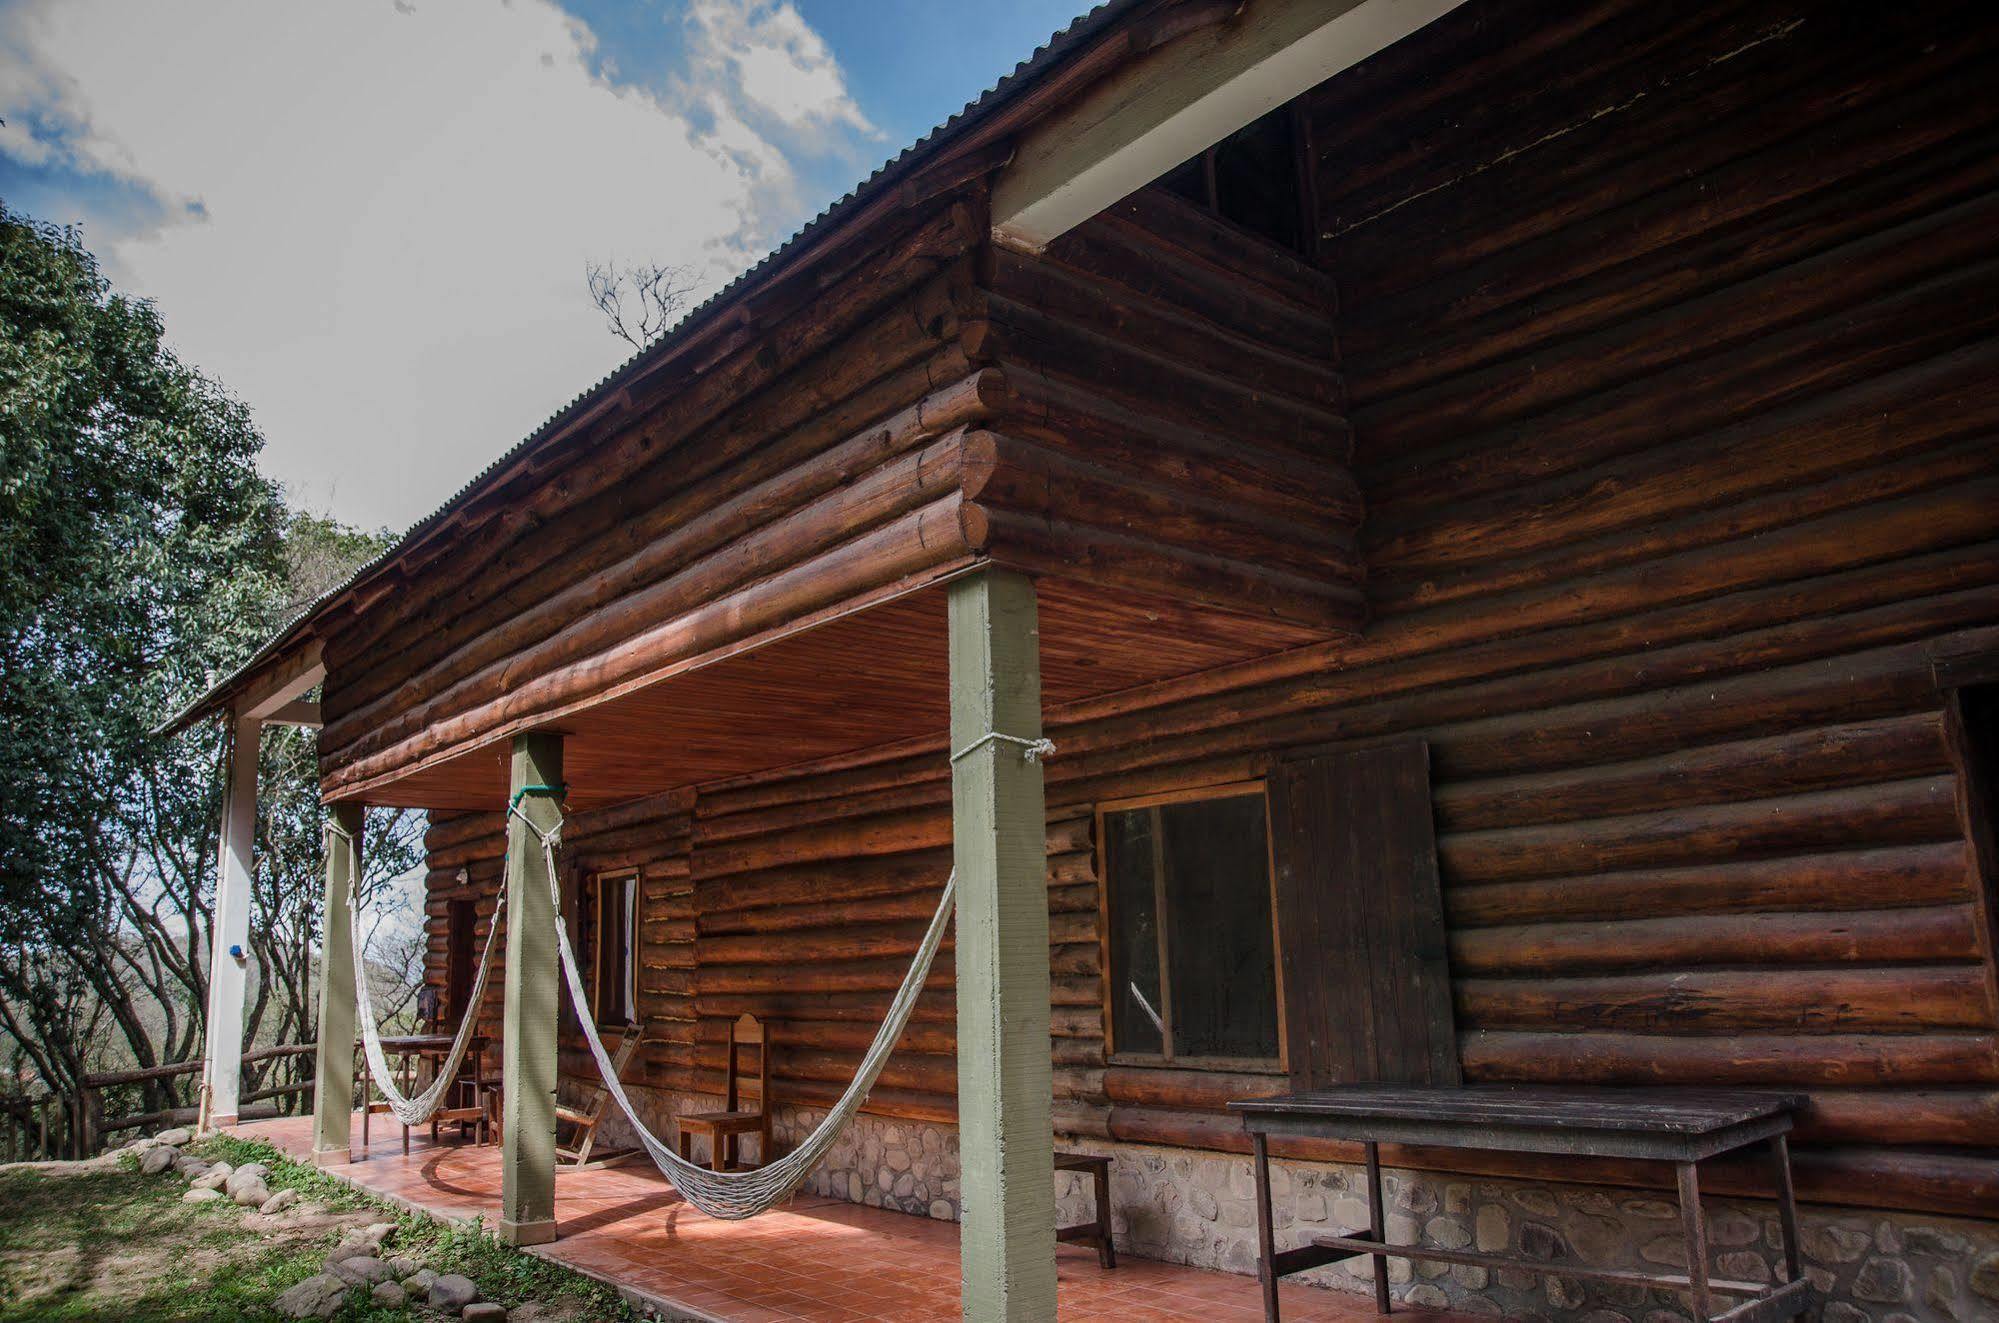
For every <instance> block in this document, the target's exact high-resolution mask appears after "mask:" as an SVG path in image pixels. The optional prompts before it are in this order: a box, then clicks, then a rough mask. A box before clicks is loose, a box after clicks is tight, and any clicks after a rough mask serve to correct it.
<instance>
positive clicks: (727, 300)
mask: <svg viewBox="0 0 1999 1323" xmlns="http://www.w3.org/2000/svg"><path fill="white" fill-rule="evenodd" d="M1144 3H1146V0H1105V3H1103V4H1100V5H1098V6H1097V7H1096V8H1094V9H1092V10H1090V11H1089V12H1088V13H1086V14H1083V15H1082V16H1080V17H1079V18H1077V19H1076V20H1075V21H1074V22H1072V23H1070V24H1069V25H1068V26H1067V27H1065V28H1063V29H1062V30H1061V31H1060V32H1057V33H1056V34H1055V35H1054V36H1052V37H1050V38H1049V39H1048V41H1047V42H1046V43H1045V44H1044V45H1042V46H1040V47H1038V48H1037V49H1036V50H1035V51H1034V53H1033V54H1032V55H1031V56H1029V57H1028V58H1027V59H1025V60H1022V61H1021V62H1020V63H1019V64H1017V65H1015V66H1014V70H1013V72H1012V73H1010V74H1008V75H1006V76H1005V77H1004V78H1001V79H1000V80H999V81H998V82H996V83H994V84H993V85H992V86H991V87H989V88H987V89H986V90H985V91H984V92H982V93H980V94H979V95H978V96H977V97H975V98H974V99H972V100H971V101H969V102H967V103H966V105H965V108H964V109H963V110H960V111H959V112H958V113H957V114H955V115H952V116H951V117H950V118H949V119H946V120H945V121H944V122H943V123H942V124H939V125H938V126H937V127H936V128H934V129H932V130H930V132H928V133H926V134H924V135H923V136H922V137H921V138H918V139H917V140H916V141H915V142H913V143H911V144H910V145H909V146H908V147H905V148H904V149H903V150H902V151H900V152H898V153H896V155H894V156H892V157H890V158H889V159H888V160H887V161H884V162H883V163H882V164H881V165H880V166H879V167H877V168H876V169H875V170H874V171H873V173H871V174H869V175H868V177H867V178H866V179H864V180H862V181H861V182H860V183H859V184H856V185H855V186H854V187H853V188H852V189H850V190H848V191H847V192H846V193H845V194H844V195H843V196H841V197H840V198H839V199H838V200H837V201H835V202H833V203H832V204H830V205H829V206H827V207H826V208H825V209H824V210H823V211H821V212H820V213H819V214H818V215H817V216H815V217H813V218H812V219H811V220H809V221H807V222H806V223H805V224H804V225H802V226H800V227H799V228H798V230H797V231H796V232H795V233H793V234H792V236H791V237H790V238H789V239H786V240H785V241H784V242H783V243H781V244H779V245H778V246H777V247H776V248H774V249H772V250H771V251H770V252H769V253H768V254H767V255H765V256H764V257H763V258H762V259H761V260H760V261H758V262H757V263H756V264H755V265H753V266H751V267H749V268H748V269H747V270H745V271H743V272H742V273H741V274H740V275H738V276H736V277H735V279H733V280H731V281H730V282H729V283H728V284H726V285H724V286H723V287H722V288H721V289H719V290H717V291H715V293H714V294H713V295H711V296H710V297H709V298H707V299H705V300H703V301H702V302H701V303H700V304H699V305H698V306H696V307H695V308H694V309H693V310H691V311H690V312H689V313H688V314H687V315H686V316H685V317H683V318H681V319H680V321H678V322H677V323H675V324H674V326H673V328H672V329H671V330H668V331H667V332H665V333H664V334H663V335H661V336H660V337H659V338H658V339H657V340H655V341H653V342H652V343H651V344H649V345H647V346H646V347H645V348H644V349H641V350H640V351H638V352H637V353H636V354H634V355H632V357H630V358H629V359H627V360H625V362H624V363H623V364H622V365H620V366H619V367H618V368H616V369H615V370H613V371H612V372H611V373H609V374H608V375H607V376H605V377H604V378H603V379H602V380H601V381H598V382H597V383H596V384H595V385H593V386H591V387H589V388H588V389H587V390H584V391H583V392H581V393H580V394H578V395H577V396H576V397H575V398H574V399H572V400H571V401H570V402H569V403H568V404H565V405H564V406H562V407H561V408H560V409H558V410H556V411H555V413H553V414H552V415H550V416H549V418H548V420H547V421H546V422H544V423H542V425H541V426H539V427H537V428H535V429H534V431H532V432H530V433H528V434H527V436H525V437H524V438H522V439H521V440H520V442H518V443H517V444H515V445H514V446H512V447H511V448H509V449H508V450H507V451H505V452H504V453H503V454H501V455H500V456H499V457H498V458H496V459H494V460H493V461H492V462H491V463H490V464H488V465H486V467H485V468H483V469H480V470H479V472H478V473H476V474H474V475H473V476H472V478H471V479H470V480H469V481H467V482H466V483H465V485H464V486H462V487H460V488H459V489H458V490H457V491H456V492H454V493H452V495H451V497H450V498H449V499H448V500H446V501H445V502H444V503H443V504H442V505H440V506H438V507H437V509H436V510H434V511H432V512H431V513H430V514H428V515H425V516H424V517H423V518H422V519H419V520H417V522H416V523H414V524H412V525H410V527H409V530H408V531H407V532H405V533H404V534H403V535H402V536H401V537H400V538H398V539H396V541H395V542H394V543H393V544H391V545H390V546H389V548H388V549H387V550H386V551H384V552H382V554H381V555H379V556H376V557H375V558H374V559H372V560H370V561H368V562H367V563H366V564H365V565H363V566H361V567H360V568H359V569H357V570H355V571H354V573H353V574H352V575H350V576H348V578H347V580H346V581H345V582H343V583H341V584H339V585H338V586H337V587H334V588H332V589H329V590H328V591H327V592H325V593H323V594H321V595H320V596H319V597H318V598H317V599H315V600H314V601H312V602H311V603H310V604H308V605H307V606H306V607H305V608H304V609H303V610H302V611H300V612H299V613H298V614H297V615H295V616H294V617H293V618H292V619H291V620H290V621H289V622H288V623H287V624H286V625H285V626H284V628H282V629H280V630H279V631H278V632H277V633H276V634H274V635H272V637H271V638H270V639H269V640H268V641H266V642H265V643H264V644H263V646H262V647H260V648H258V649H257V651H256V652H255V653H253V654H251V656H250V658H249V660H247V661H245V662H244V663H243V664H242V665H241V666H238V667H237V668H236V669H235V670H233V671H231V672H230V673H229V674H228V675H227V676H225V677H223V678H222V679H221V680H218V681H216V682H215V683H214V684H212V685H210V686H209V688H208V691H207V692H206V693H204V694H203V695H202V696H201V697H200V698H198V699H196V700H195V701H194V702H192V703H190V704H188V706H187V707H185V708H183V709H182V710H181V711H180V712H178V713H176V714H175V715H174V716H173V717H171V718H169V719H168V720H167V721H165V722H163V723H161V725H160V726H159V727H158V728H157V730H156V732H155V733H156V734H168V733H171V732H173V731H176V730H180V729H183V728H185V727H186V726H188V725H190V724H191V723H193V722H195V721H197V720H199V719H200V718H201V717H203V716H205V715H207V713H208V712H209V711H210V710H212V709H213V708H214V707H215V706H217V704H218V703H219V701H220V699H221V698H222V697H224V696H225V695H226V694H227V693H228V692H229V691H230V690H231V689H233V688H234V687H235V686H236V685H237V684H238V683H239V682H241V681H242V680H243V679H244V678H245V677H246V676H248V675H249V674H250V673H251V672H252V671H254V670H255V669H256V668H257V667H258V666H259V665H261V664H262V663H263V662H264V661H265V660H267V659H268V658H270V657H271V656H272V655H274V654H275V653H277V652H279V651H281V650H282V649H283V648H284V647H285V645H286V644H288V643H289V642H291V640H292V639H293V638H294V637H296V636H297V635H298V634H299V633H301V632H302V631H303V630H304V628H305V626H306V625H307V624H309V623H310V622H311V620H312V618H313V617H314V616H316V615H317V614H318V613H319V612H320V611H322V610H324V609H325V608H326V607H327V606H328V605H330V604H331V603H332V602H334V601H335V600H336V599H338V598H339V597H340V596H341V595H342V594H344V593H346V592H348V591H350V590H351V589H353V588H354V587H355V586H357V585H358V584H360V583H361V582H362V581H364V580H365V579H367V578H368V577H369V576H371V575H373V574H375V573H376V572H377V571H379V570H381V569H383V568H384V567H386V566H387V565H389V564H390V563H392V562H393V561H395V560H396V559H397V558H398V557H399V556H402V555H403V554H405V553H406V552H408V551H409V550H410V548H412V547H414V546H415V545H416V544H417V543H419V542H421V541H422V540H423V539H424V538H425V537H426V536H428V535H429V534H430V533H431V532H432V531H433V530H435V529H436V528H437V526H438V525H439V524H440V523H441V522H442V521H443V520H444V518H445V516H447V515H449V514H450V513H451V512H452V511H453V510H454V509H456V508H457V507H458V506H459V505H460V504H462V503H463V502H464V501H465V500H466V499H468V498H469V497H470V496H472V494H473V493H475V492H477V491H478V490H479V489H480V488H481V487H483V486H484V485H485V484H486V483H487V482H489V481H491V480H492V479H493V477H494V476H495V475H497V474H498V473H500V472H501V471H502V470H504V469H506V468H507V467H509V466H510V465H512V464H513V463H515V462H516V461H517V460H519V459H520V458H521V456H523V455H525V454H527V453H528V452H529V451H531V450H533V449H534V448H535V447H536V446H538V445H540V444H542V443H543V442H545V441H546V440H548V439H549V438H550V437H551V436H553V435H555V434H556V433H558V432H560V431H562V430H563V429H564V428H566V427H569V426H571V425H572V424H573V423H574V422H575V421H576V420H577V419H579V418H581V417H582V416H583V415H584V414H586V413H587V412H589V411H590V410H591V409H593V408H595V407H597V406H598V405H599V404H601V403H602V402H603V401H605V400H606V399H607V398H608V397H609V396H610V395H611V394H612V393H613V392H614V391H616V390H618V389H619V388H620V387H622V386H623V385H625V384H626V383H627V382H629V381H630V380H632V379H633V378H634V377H636V376H638V375H639V374H640V373H641V372H642V371H643V370H644V369H645V368H647V367H648V366H649V365H651V364H652V363H654V362H655V361H657V360H659V359H661V358H664V357H666V356H667V355H668V354H669V353H671V352H672V350H673V348H674V347H675V346H676V345H678V344H680V343H681V342H683V341H684V340H686V339H687V338H688V337H690V336H691V335H693V334H694V332H695V331H697V330H699V329H700V328H701V327H703V326H705V325H706V324H708V323H709V322H711V321H712V320H714V318H715V317H716V316H718V315H719V314H720V313H722V312H724V311H726V310H727V309H728V308H729V307H731V306H733V305H734V303H735V302H736V300H737V299H739V298H741V297H742V296H743V295H744V294H745V293H747V292H748V291H749V290H750V289H751V288H753V287H755V286H757V285H760V284H763V283H764V282H766V281H768V280H770V279H771V278H773V277H774V276H775V275H776V273H777V272H778V271H779V270H780V269H781V268H782V267H784V266H785V264H786V263H787V262H788V261H789V260H790V259H791V258H792V257H794V256H796V255H797V253H798V251H799V250H800V249H801V248H803V247H805V246H806V245H807V244H809V243H811V242H812V241H813V240H815V239H818V238H819V237H821V236H822V234H823V233H824V232H825V231H827V230H829V229H831V228H832V227H833V226H835V225H837V224H838V223H839V222H840V221H841V220H843V219H844V218H845V217H846V216H847V215H848V214H850V213H851V212H853V211H855V210H857V209H859V208H860V207H861V206H864V205H865V204H867V203H868V202H871V201H873V200H874V198H875V197H876V196H878V195H879V194H881V193H882V192H883V191H884V190H885V189H886V188H887V187H888V186H889V184H891V183H893V182H896V181H898V180H900V179H901V178H902V177H903V176H905V175H907V174H909V173H910V172H911V171H912V170H914V169H915V167H916V166H917V165H918V164H920V163H921V162H922V161H924V160H925V159H927V158H929V157H931V156H934V155H935V154H937V153H938V152H939V151H940V150H941V149H942V148H943V147H944V146H945V145H947V144H948V143H950V142H952V141H953V140H955V139H957V138H959V137H961V136H963V135H964V134H965V133H966V132H968V131H970V130H971V129H972V128H973V127H975V126H976V125H977V124H979V123H980V122H981V121H983V120H984V119H985V118H986V117H988V116H989V115H991V114H992V113H993V112H994V111H995V110H997V109H998V108H999V107H1000V106H1002V105H1004V104H1005V103H1006V102H1008V101H1010V100H1012V99H1013V98H1014V97H1016V96H1018V95H1020V94H1021V93H1022V92H1023V91H1025V90H1026V89H1027V88H1028V87H1029V86H1031V85H1032V84H1033V83H1034V82H1035V81H1036V80H1038V79H1040V78H1041V77H1043V76H1045V75H1046V74H1048V73H1049V72H1050V71H1051V70H1053V69H1054V68H1055V67H1056V66H1058V65H1059V64H1060V63H1061V62H1062V61H1063V59H1064V58H1066V57H1067V56H1068V55H1070V54H1072V53H1073V52H1074V51H1075V50H1076V49H1077V48H1078V47H1080V46H1081V45H1082V44H1083V43H1084V42H1086V41H1088V40H1089V39H1090V38H1091V37H1094V36H1096V35H1097V34H1098V33H1100V32H1102V31H1103V30H1105V29H1106V28H1108V27H1109V26H1111V24H1113V23H1114V22H1115V21H1116V20H1117V19H1118V18H1119V17H1120V16H1121V15H1122V14H1124V13H1125V12H1126V11H1128V10H1130V9H1133V8H1135V7H1137V6H1138V5H1140V4H1144Z"/></svg>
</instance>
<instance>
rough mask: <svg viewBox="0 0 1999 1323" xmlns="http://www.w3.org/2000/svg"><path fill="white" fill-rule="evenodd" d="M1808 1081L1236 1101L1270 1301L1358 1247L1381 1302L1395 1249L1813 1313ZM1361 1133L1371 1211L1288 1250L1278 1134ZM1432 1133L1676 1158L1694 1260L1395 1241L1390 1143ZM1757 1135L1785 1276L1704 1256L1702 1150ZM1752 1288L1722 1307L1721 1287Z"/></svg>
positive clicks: (1775, 1314) (1783, 1314) (1728, 1315)
mask: <svg viewBox="0 0 1999 1323" xmlns="http://www.w3.org/2000/svg"><path fill="white" fill-rule="evenodd" d="M1804 1101H1805V1100H1804V1098H1803V1096H1801V1095H1799V1094H1789V1093H1765V1092H1760V1091H1746V1090H1708V1089H1608V1088H1573V1089H1564V1088H1527V1087H1507V1086H1476V1087H1442V1088H1433V1087H1425V1086H1416V1085H1407V1086H1404V1085H1345V1086H1341V1087H1337V1088H1329V1089H1320V1090H1316V1091H1313V1092H1310V1093H1295V1094H1288V1095H1285V1096H1283V1097H1277V1098H1255V1099H1245V1100H1241V1101H1237V1102H1232V1103H1230V1104H1229V1110H1230V1111H1232V1112H1235V1113H1237V1114H1238V1115H1240V1116H1241V1117H1242V1121H1243V1128H1244V1129H1245V1130H1247V1131H1248V1132H1249V1134H1250V1141H1251V1144H1252V1146H1253V1148H1254V1150H1255V1154H1256V1207H1257V1239H1258V1244H1259V1247H1260V1249H1261V1262H1260V1263H1259V1264H1258V1268H1257V1275H1258V1277H1259V1279H1260V1280H1261V1282H1262V1285H1263V1314H1264V1317H1265V1319H1267V1320H1270V1323H1276V1320H1277V1317H1278V1313H1277V1281H1278V1278H1280V1277H1282V1276H1284V1275H1286V1274H1288V1273H1294V1272H1303V1271H1305V1270H1306V1269H1308V1268H1316V1267H1320V1266H1322V1265H1324V1264H1328V1263H1335V1262H1338V1261H1340V1260H1342V1259H1348V1258H1352V1257H1354V1256H1355V1255H1356V1254H1368V1255H1371V1256H1372V1258H1373V1260H1374V1304H1375V1309H1376V1311H1377V1312H1379V1313H1383V1314H1386V1313H1387V1312H1388V1311H1389V1304H1388V1256H1389V1255H1391V1254H1392V1255H1395V1256H1396V1257H1398V1258H1404V1259H1426V1260H1430V1261H1432V1262H1443V1263H1464V1264H1475V1265H1478V1266H1481V1267H1489V1268H1518V1269H1524V1270H1526V1271H1528V1272H1533V1273H1538V1274H1540V1275H1542V1276H1560V1277H1581V1278H1586V1279H1589V1280H1592V1281H1600V1282H1620V1283H1627V1284H1636V1285H1641V1286H1649V1287H1664V1288H1666V1289H1668V1290H1674V1291H1684V1292H1686V1293H1688V1294H1689V1295H1690V1296H1691V1297H1692V1298H1693V1306H1694V1317H1695V1318H1696V1319H1697V1320H1713V1321H1714V1323H1776V1320H1780V1319H1788V1318H1791V1317H1793V1316H1794V1315H1797V1314H1800V1313H1803V1312H1804V1311H1805V1309H1807V1308H1808V1307H1809V1306H1810V1304H1811V1286H1810V1284H1809V1283H1807V1282H1806V1281H1805V1280H1804V1276H1803V1271H1802V1266H1801V1264H1800V1263H1799V1259H1798V1207H1797V1199H1796V1197H1795V1195H1794V1194H1793V1191H1792V1187H1791V1155H1790V1148H1789V1144H1788V1141H1787V1139H1786V1136H1787V1135H1788V1133H1789V1132H1790V1129H1791V1120H1792V1113H1794V1112H1795V1111H1796V1110H1797V1109H1798V1108H1799V1107H1801V1106H1803V1105H1804ZM1304 1136H1309V1137H1311V1138H1315V1139H1344V1140H1352V1141H1358V1142H1359V1143H1361V1144H1362V1145H1363V1146H1364V1151H1365V1154H1366V1159H1367V1189H1368V1205H1367V1206H1368V1225H1367V1227H1366V1229H1365V1230H1362V1229H1358V1228H1356V1229H1351V1230H1345V1231H1340V1232H1338V1233H1335V1234H1332V1235H1319V1236H1314V1237H1313V1238H1312V1240H1311V1243H1309V1244H1306V1245H1302V1246H1300V1247H1299V1248H1297V1249H1290V1250H1282V1251H1280V1250H1278V1249H1277V1247H1276V1242H1275V1236H1274V1233H1273V1224H1272V1222H1271V1213H1270V1152H1269V1144H1270V1140H1271V1139H1272V1138H1286V1137H1304ZM1384 1143H1389V1144H1421V1145H1426V1146H1430V1147H1437V1148H1477V1149H1496V1150H1503V1151H1507V1152H1514V1153H1548V1154H1554V1155H1557V1156H1564V1155H1566V1156H1575V1157H1610V1158H1642V1159H1649V1160H1653V1161H1658V1162H1671V1163H1673V1164H1675V1166H1676V1167H1677V1168H1678V1169H1679V1186H1680V1219H1681V1224H1682V1228H1683V1230H1684V1232H1685V1235H1686V1241H1687V1265H1688V1271H1687V1272H1686V1273H1685V1274H1666V1273H1651V1272H1641V1271H1636V1270H1630V1269H1612V1268H1589V1267H1584V1266H1580V1265H1577V1264H1573V1263H1560V1264H1554V1263H1544V1262H1539V1261H1536V1260H1530V1259H1522V1258H1519V1257H1517V1256H1513V1255H1507V1254H1488V1253H1480V1252H1474V1251H1471V1250H1444V1249H1428V1248H1423V1247H1419V1246H1414V1245H1390V1244H1389V1243H1388V1240H1387V1237H1386V1235H1385V1234H1384V1232H1383V1226H1384V1220H1385V1216H1386V1214H1385V1211H1384V1209H1383V1206H1382V1201H1381V1154H1380V1150H1379V1146H1380V1145H1381V1144H1384ZM1758 1144H1766V1145H1768V1147H1769V1153H1770V1162H1771V1168H1772V1176H1773V1178H1774V1182H1775V1186H1776V1190H1777V1207H1778V1214H1779V1216H1780V1218H1781V1220H1782V1222H1783V1228H1784V1263H1785V1267H1786V1269H1787V1270H1788V1276H1787V1278H1786V1280H1784V1281H1782V1282H1779V1283H1777V1284H1775V1285H1770V1284H1767V1283H1761V1282H1738V1281H1728V1280H1723V1279H1717V1278H1712V1277H1710V1276H1709V1275H1708V1269H1707V1220H1706V1217H1705V1215H1704V1214H1703V1213H1702V1211H1701V1204H1700V1178H1699V1172H1698V1169H1699V1164H1700V1163H1701V1162H1702V1161H1703V1160H1705V1159H1707V1158H1711V1157H1715V1156H1718V1155H1720V1154H1723V1153H1731V1152H1735V1151H1737V1150H1740V1149H1745V1148H1749V1147H1752V1146H1754V1145H1758ZM1716 1294H1721V1295H1730V1296H1748V1297H1750V1299H1749V1300H1747V1301H1746V1302H1745V1303H1743V1304H1740V1305H1737V1306H1736V1307H1734V1308H1733V1309H1730V1310H1728V1311H1726V1312H1725V1313H1722V1314H1719V1315H1717V1314H1715V1312H1714V1296H1715V1295H1716Z"/></svg>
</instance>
